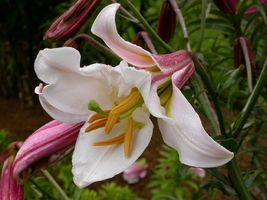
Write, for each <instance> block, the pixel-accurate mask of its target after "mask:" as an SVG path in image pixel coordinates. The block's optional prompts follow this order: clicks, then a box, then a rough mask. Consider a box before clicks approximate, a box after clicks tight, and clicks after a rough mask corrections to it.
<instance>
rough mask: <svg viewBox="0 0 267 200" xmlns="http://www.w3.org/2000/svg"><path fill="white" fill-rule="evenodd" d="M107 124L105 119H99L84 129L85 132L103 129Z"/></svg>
mask: <svg viewBox="0 0 267 200" xmlns="http://www.w3.org/2000/svg"><path fill="white" fill-rule="evenodd" d="M106 122H107V118H103V119H99V120H97V121H94V122H93V123H91V124H90V125H89V126H88V127H87V128H86V129H85V132H86V133H87V132H90V131H92V130H95V129H98V128H101V127H104V126H105V124H106Z"/></svg>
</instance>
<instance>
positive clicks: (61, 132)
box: [13, 120, 83, 177]
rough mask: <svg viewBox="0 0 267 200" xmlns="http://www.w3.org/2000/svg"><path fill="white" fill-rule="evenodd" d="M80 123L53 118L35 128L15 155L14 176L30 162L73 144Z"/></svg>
mask: <svg viewBox="0 0 267 200" xmlns="http://www.w3.org/2000/svg"><path fill="white" fill-rule="evenodd" d="M82 125H83V123H78V124H65V123H61V122H59V121H56V120H53V121H51V122H49V123H47V124H45V125H44V126H42V127H41V128H39V129H38V130H36V131H35V132H34V133H33V134H32V135H30V136H29V137H28V138H27V139H26V141H25V142H24V144H23V145H22V147H21V148H20V149H19V151H18V153H17V155H16V157H15V160H14V172H13V173H14V176H15V177H18V176H19V175H20V173H21V172H22V171H24V170H26V169H27V168H29V167H30V166H31V165H32V164H35V163H37V162H38V161H40V160H43V159H45V158H48V159H49V158H51V156H53V155H55V154H58V153H61V152H63V151H65V150H67V149H69V148H70V147H72V146H74V144H75V142H76V139H77V137H78V134H79V130H80V128H81V126H82Z"/></svg>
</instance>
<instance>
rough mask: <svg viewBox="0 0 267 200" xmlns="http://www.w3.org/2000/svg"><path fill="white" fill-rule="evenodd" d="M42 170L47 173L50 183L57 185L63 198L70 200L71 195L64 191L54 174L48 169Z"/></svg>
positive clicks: (56, 187)
mask: <svg viewBox="0 0 267 200" xmlns="http://www.w3.org/2000/svg"><path fill="white" fill-rule="evenodd" d="M42 172H43V174H44V175H45V177H46V178H47V179H48V180H49V181H50V183H51V184H52V185H53V186H54V187H55V189H56V190H57V191H58V193H59V194H60V195H61V196H62V199H64V200H70V199H69V197H68V196H67V195H66V193H65V192H64V190H63V189H62V188H61V187H60V186H59V184H58V183H57V182H56V180H55V179H54V178H53V176H52V175H51V174H50V173H49V172H48V171H47V170H42Z"/></svg>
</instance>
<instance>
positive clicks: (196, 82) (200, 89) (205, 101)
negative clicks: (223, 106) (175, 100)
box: [191, 74, 221, 135]
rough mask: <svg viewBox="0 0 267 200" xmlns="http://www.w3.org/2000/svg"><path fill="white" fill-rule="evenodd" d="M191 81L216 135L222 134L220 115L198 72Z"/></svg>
mask: <svg viewBox="0 0 267 200" xmlns="http://www.w3.org/2000/svg"><path fill="white" fill-rule="evenodd" d="M191 83H192V85H193V89H194V90H195V94H196V95H197V99H198V101H199V102H200V104H201V106H202V108H203V110H204V113H205V114H206V116H207V118H208V120H209V121H210V123H211V125H212V127H213V129H214V131H215V133H216V135H221V131H220V125H219V121H218V117H217V115H216V112H215V111H214V109H213V107H212V105H211V102H210V100H209V98H208V95H207V93H206V89H205V88H204V85H203V82H202V81H201V78H200V77H199V75H198V74H193V77H192V80H191Z"/></svg>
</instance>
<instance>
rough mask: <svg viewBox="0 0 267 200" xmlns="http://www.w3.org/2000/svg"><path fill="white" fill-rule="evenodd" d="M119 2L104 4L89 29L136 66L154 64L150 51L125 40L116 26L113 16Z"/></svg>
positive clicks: (142, 66)
mask: <svg viewBox="0 0 267 200" xmlns="http://www.w3.org/2000/svg"><path fill="white" fill-rule="evenodd" d="M119 6H120V4H117V3H114V4H111V5H108V6H106V7H105V8H104V9H103V10H102V11H101V12H100V13H99V14H98V16H97V18H96V19H95V21H94V23H93V25H92V28H91V31H92V33H94V34H95V35H97V36H98V37H100V38H101V39H102V40H103V41H104V42H105V43H106V45H107V46H108V47H109V48H110V49H112V51H114V52H115V53H116V54H117V55H118V56H120V57H121V58H122V59H124V60H126V61H127V62H128V63H131V64H133V65H135V66H137V67H141V68H145V67H152V66H155V65H156V64H155V61H154V60H153V58H152V57H151V53H149V52H148V51H146V50H144V49H142V48H141V47H139V46H137V45H134V44H132V43H130V42H127V41H125V40H124V39H123V38H122V37H121V36H120V35H119V34H118V31H117V28H116V23H115V16H116V12H117V10H118V8H119Z"/></svg>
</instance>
